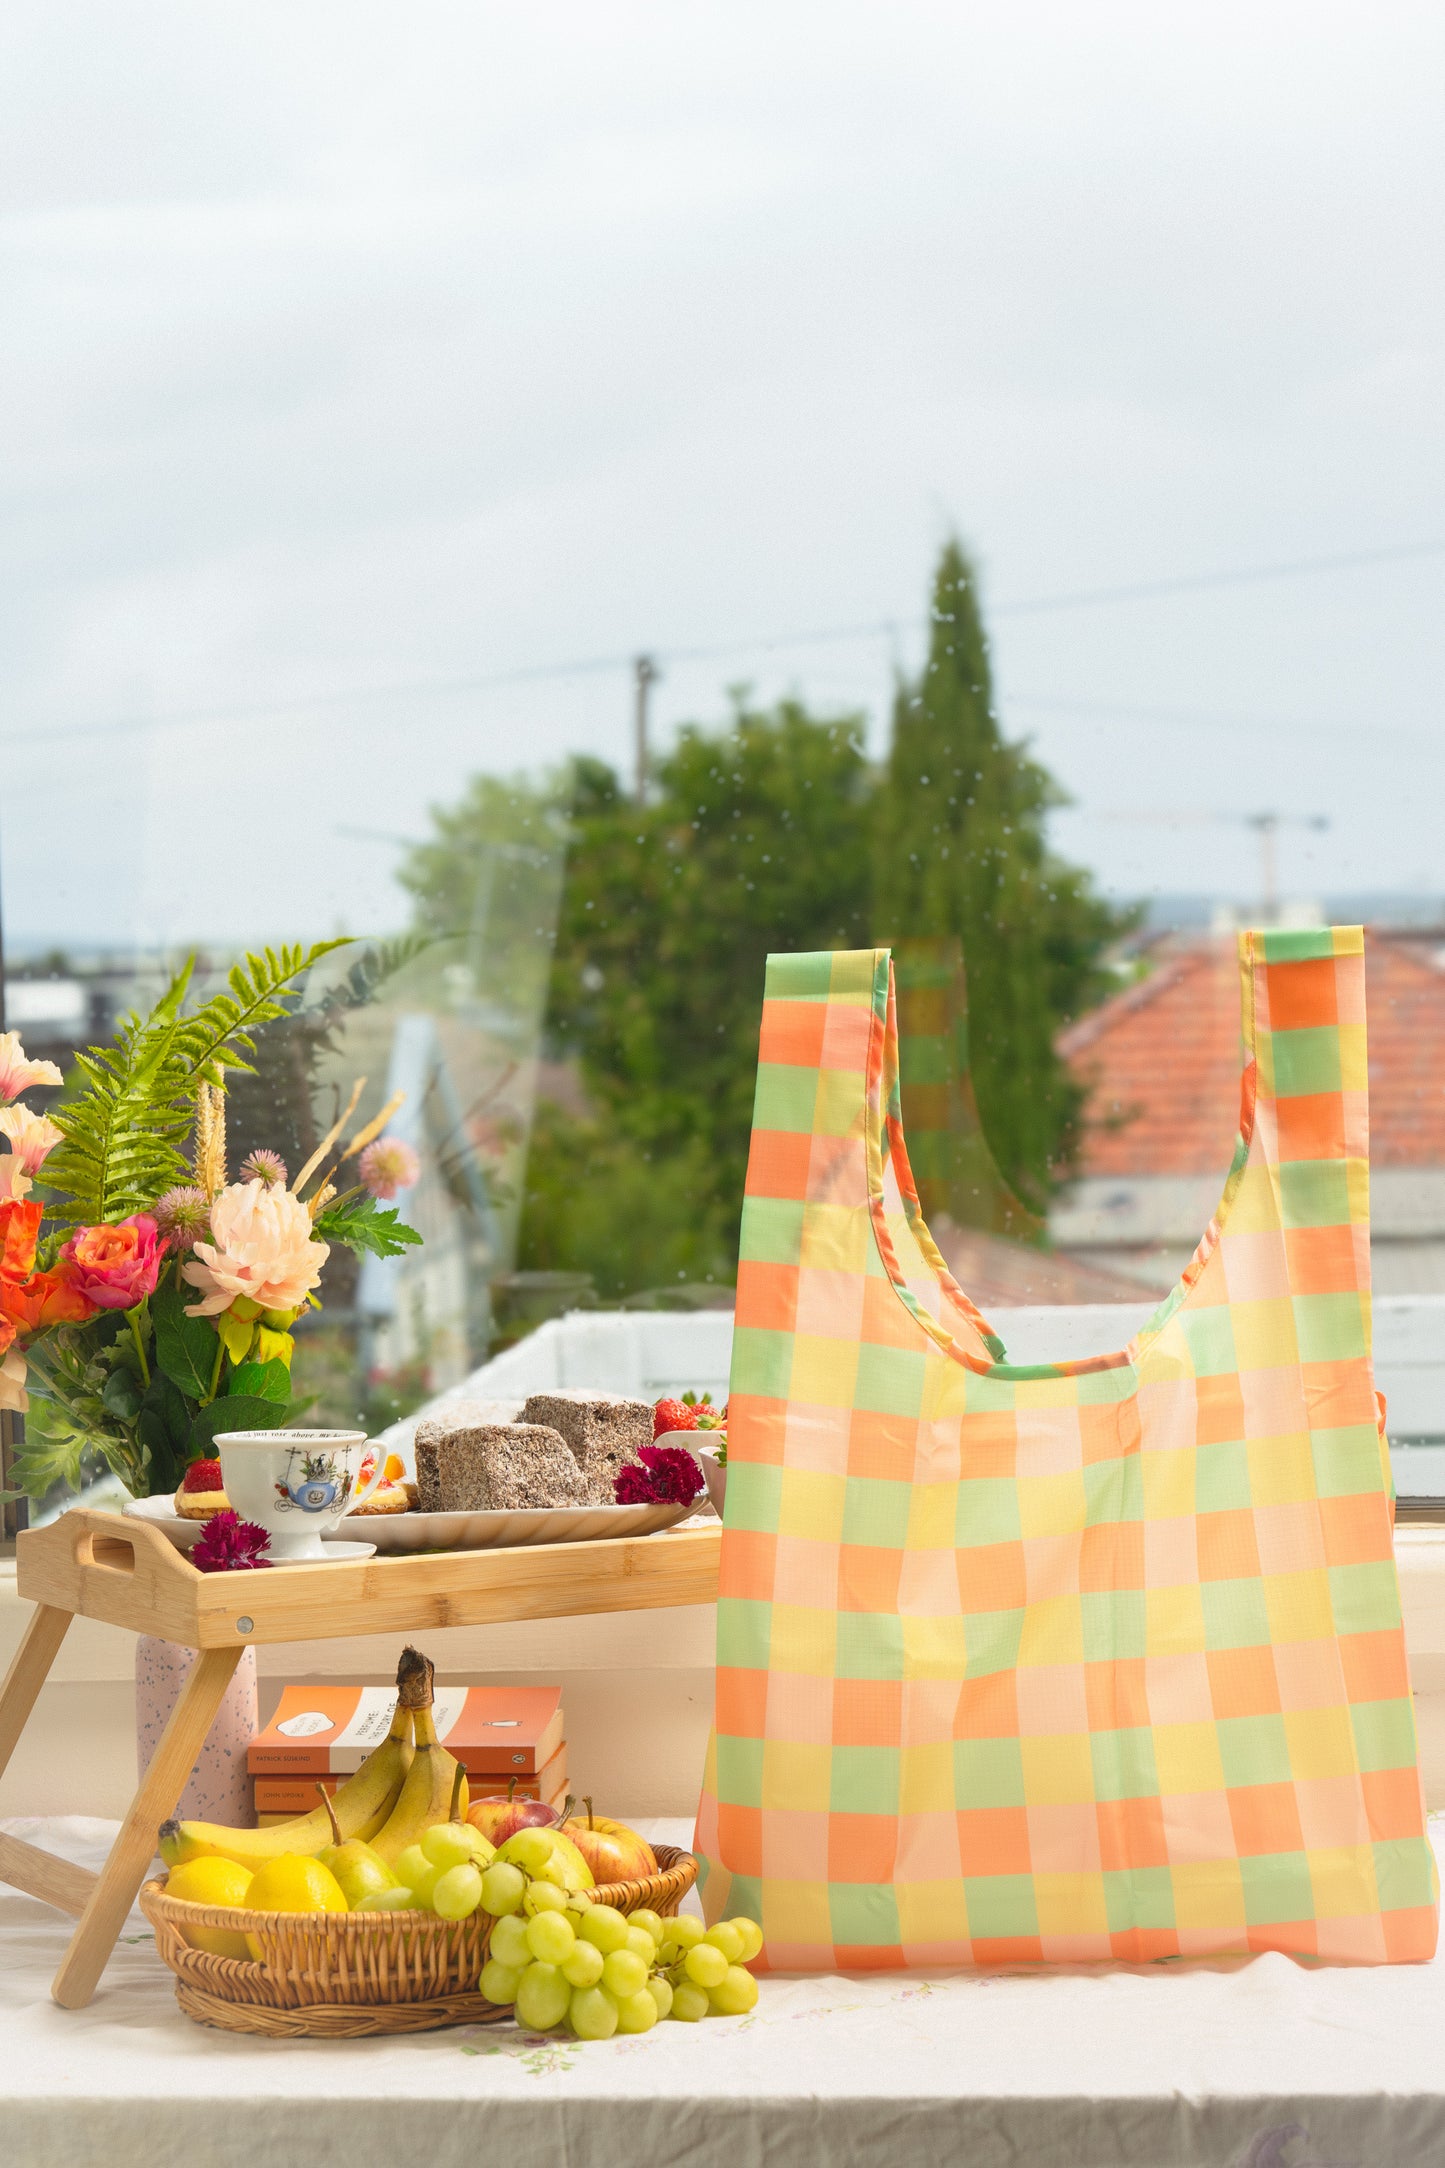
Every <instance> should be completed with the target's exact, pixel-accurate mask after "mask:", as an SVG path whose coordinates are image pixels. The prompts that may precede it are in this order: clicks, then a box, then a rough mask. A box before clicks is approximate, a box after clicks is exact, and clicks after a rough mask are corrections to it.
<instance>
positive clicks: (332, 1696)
mask: <svg viewBox="0 0 1445 2168" xmlns="http://www.w3.org/2000/svg"><path fill="white" fill-rule="evenodd" d="M395 1706H396V1695H395V1692H394V1691H393V1689H392V1688H391V1687H389V1686H287V1687H283V1688H282V1692H281V1701H280V1705H279V1706H278V1708H277V1710H276V1714H275V1715H274V1716H273V1717H272V1719H271V1721H270V1723H269V1724H268V1725H267V1726H266V1728H265V1729H264V1731H259V1732H257V1734H256V1736H255V1738H254V1739H253V1740H252V1741H251V1744H250V1747H249V1748H248V1749H247V1755H246V1766H247V1768H248V1769H249V1770H250V1772H251V1774H252V1776H261V1775H266V1776H304V1777H307V1778H310V1779H311V1780H312V1781H313V1782H314V1780H315V1779H316V1778H317V1777H322V1776H331V1775H341V1776H349V1775H350V1773H351V1771H352V1770H353V1769H359V1768H360V1767H361V1764H362V1763H363V1762H364V1761H365V1759H366V1757H367V1755H368V1754H369V1753H370V1752H371V1751H372V1749H373V1747H377V1746H380V1744H381V1742H382V1740H383V1739H384V1738H385V1737H386V1734H387V1731H388V1729H389V1728H390V1725H391V1717H392V1711H393V1709H394V1708H395ZM433 1715H434V1717H435V1721H436V1728H437V1737H438V1738H439V1739H440V1740H441V1741H442V1744H443V1745H444V1746H445V1747H446V1749H447V1751H448V1752H449V1753H451V1754H455V1755H456V1758H457V1760H458V1761H459V1762H460V1763H461V1764H462V1767H463V1768H464V1769H465V1770H466V1772H467V1775H468V1776H469V1777H470V1776H472V1775H477V1776H488V1777H496V1776H502V1777H506V1776H512V1775H516V1776H518V1777H523V1776H534V1775H536V1773H537V1772H538V1771H539V1770H541V1769H545V1767H546V1765H547V1763H548V1762H549V1761H550V1760H551V1758H552V1756H553V1755H554V1754H555V1753H556V1751H557V1748H558V1747H559V1746H560V1745H561V1743H562V1689H561V1687H560V1686H439V1687H438V1688H437V1690H436V1697H435V1700H434V1703H433Z"/></svg>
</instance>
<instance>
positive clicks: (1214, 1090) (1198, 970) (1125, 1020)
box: [1059, 932, 1445, 1176]
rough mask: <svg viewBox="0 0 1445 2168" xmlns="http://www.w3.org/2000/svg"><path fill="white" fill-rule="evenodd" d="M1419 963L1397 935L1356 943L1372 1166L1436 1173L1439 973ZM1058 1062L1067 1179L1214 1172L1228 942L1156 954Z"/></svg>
mask: <svg viewBox="0 0 1445 2168" xmlns="http://www.w3.org/2000/svg"><path fill="white" fill-rule="evenodd" d="M1432 950H1433V944H1430V943H1422V942H1420V941H1418V940H1407V939H1405V938H1402V937H1401V936H1398V935H1390V934H1380V933H1373V932H1372V933H1369V934H1368V935H1367V937H1366V942H1365V998H1366V1005H1367V1013H1368V1018H1369V1038H1370V1157H1371V1161H1372V1163H1373V1164H1374V1165H1375V1166H1377V1167H1445V972H1442V971H1441V970H1440V969H1438V968H1437V966H1436V965H1435V963H1434V962H1433V961H1432ZM1059 1050H1060V1052H1061V1053H1062V1054H1063V1055H1064V1057H1065V1059H1066V1060H1067V1061H1068V1063H1069V1066H1070V1067H1071V1068H1072V1069H1073V1071H1074V1074H1075V1075H1076V1076H1077V1077H1078V1078H1079V1080H1080V1082H1081V1083H1083V1084H1084V1085H1085V1086H1086V1087H1087V1088H1088V1090H1089V1102H1088V1107H1087V1112H1086V1117H1085V1119H1086V1125H1087V1127H1086V1136H1085V1142H1084V1149H1083V1152H1082V1154H1081V1156H1080V1164H1079V1172H1080V1173H1081V1174H1085V1175H1105V1176H1127V1175H1155V1174H1208V1173H1213V1172H1216V1171H1217V1170H1219V1169H1221V1168H1223V1167H1224V1166H1226V1165H1227V1164H1228V1160H1229V1155H1230V1151H1231V1150H1232V1148H1233V1142H1234V1136H1235V1130H1236V1127H1237V1123H1238V1118H1239V1065H1240V1039H1239V966H1238V962H1237V960H1236V952H1235V945H1234V941H1233V938H1232V937H1226V938H1221V939H1218V940H1208V941H1199V942H1196V943H1192V944H1190V945H1188V946H1183V945H1181V946H1179V947H1177V948H1174V949H1172V950H1171V951H1169V952H1167V953H1166V954H1165V955H1163V956H1162V957H1161V958H1160V961H1159V963H1158V964H1157V966H1156V967H1155V969H1154V970H1153V971H1152V972H1151V973H1150V975H1149V977H1148V978H1147V979H1145V980H1144V981H1143V982H1142V983H1141V984H1140V985H1138V986H1132V987H1129V988H1128V989H1127V990H1126V991H1125V992H1124V993H1121V994H1116V995H1115V996H1114V997H1113V999H1112V1000H1110V1001H1106V1002H1105V1003H1104V1004H1103V1006H1102V1007H1101V1008H1098V1009H1095V1010H1093V1011H1092V1012H1091V1014H1089V1015H1088V1016H1086V1017H1083V1018H1081V1019H1080V1021H1079V1022H1078V1023H1077V1024H1074V1025H1072V1026H1071V1027H1070V1028H1069V1030H1068V1031H1066V1032H1065V1033H1064V1034H1063V1035H1062V1037H1061V1038H1060V1040H1059Z"/></svg>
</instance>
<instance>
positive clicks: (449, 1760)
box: [159, 1648, 467, 1869]
mask: <svg viewBox="0 0 1445 2168" xmlns="http://www.w3.org/2000/svg"><path fill="white" fill-rule="evenodd" d="M434 1675H435V1667H434V1666H433V1664H432V1662H431V1659H430V1658H429V1657H426V1656H423V1655H422V1654H421V1652H420V1651H419V1650H417V1649H413V1648H407V1649H403V1650H402V1654H401V1661H400V1663H399V1664H398V1665H397V1671H396V1686H397V1695H396V1708H395V1710H394V1712H393V1714H392V1719H391V1729H390V1730H389V1731H388V1733H387V1735H386V1737H385V1738H384V1739H383V1740H382V1742H381V1744H380V1746H378V1747H376V1748H375V1749H374V1750H373V1751H372V1752H371V1753H370V1754H369V1755H368V1756H367V1758H366V1760H365V1761H364V1762H363V1763H362V1765H361V1767H360V1768H359V1769H358V1770H357V1771H356V1774H355V1775H354V1776H351V1777H348V1778H347V1780H346V1782H345V1783H344V1784H343V1785H341V1786H340V1788H339V1789H338V1791H337V1793H336V1796H335V1798H334V1799H333V1800H332V1801H331V1805H330V1813H328V1812H327V1809H326V1807H325V1806H317V1807H313V1808H312V1810H311V1812H310V1813H309V1814H302V1815H298V1816H297V1817H296V1819H295V1820H294V1821H291V1822H277V1823H276V1824H275V1825H274V1826H273V1827H272V1828H270V1829H227V1828H226V1827H225V1825H224V1824H223V1823H220V1822H179V1821H174V1820H172V1821H169V1822H163V1823H162V1824H161V1829H160V1839H159V1843H160V1855H161V1858H162V1859H163V1860H164V1861H165V1863H166V1865H167V1866H168V1867H181V1866H184V1865H185V1863H186V1862H187V1860H192V1859H233V1860H235V1861H236V1862H237V1864H238V1865H240V1866H242V1867H251V1868H253V1869H254V1868H257V1867H260V1866H263V1865H264V1864H265V1862H266V1861H267V1860H271V1859H280V1858H281V1857H282V1856H283V1854H286V1853H291V1854H297V1855H299V1856H301V1857H302V1858H313V1859H314V1858H315V1857H316V1855H317V1854H318V1853H319V1852H321V1851H323V1850H324V1849H325V1848H326V1846H328V1845H330V1844H333V1843H336V1842H338V1841H342V1842H344V1841H345V1840H347V1839H349V1838H352V1837H359V1838H360V1839H361V1840H362V1841H363V1842H364V1843H368V1844H370V1845H371V1846H372V1848H373V1849H374V1850H375V1851H376V1852H378V1853H379V1854H380V1856H381V1857H382V1859H384V1860H385V1861H386V1863H387V1865H388V1866H391V1865H392V1864H393V1863H394V1862H395V1861H396V1860H398V1859H399V1858H400V1857H401V1855H402V1853H403V1852H404V1851H405V1850H406V1848H407V1846H408V1845H410V1844H415V1843H416V1842H417V1840H418V1838H419V1837H420V1836H421V1834H422V1831H423V1830H425V1829H430V1828H431V1826H432V1824H433V1823H434V1822H445V1821H446V1820H448V1819H449V1817H450V1816H451V1814H452V1803H453V1794H454V1790H455V1791H456V1793H457V1796H458V1804H457V1807H456V1817H457V1818H458V1819H463V1818H465V1815H466V1811H467V1782H466V1778H465V1777H464V1776H463V1775H462V1773H461V1765H460V1763H459V1762H458V1761H457V1759H456V1757H455V1755H453V1754H449V1753H448V1752H447V1750H446V1748H445V1747H444V1746H443V1745H442V1744H441V1741H440V1740H439V1739H438V1738H437V1732H436V1724H435V1722H434V1720H433V1717H432V1683H433V1678H434ZM332 1816H334V1817H335V1825H336V1826H335V1829H333V1826H332ZM336 1830H339V1831H340V1839H338V1837H337V1835H336Z"/></svg>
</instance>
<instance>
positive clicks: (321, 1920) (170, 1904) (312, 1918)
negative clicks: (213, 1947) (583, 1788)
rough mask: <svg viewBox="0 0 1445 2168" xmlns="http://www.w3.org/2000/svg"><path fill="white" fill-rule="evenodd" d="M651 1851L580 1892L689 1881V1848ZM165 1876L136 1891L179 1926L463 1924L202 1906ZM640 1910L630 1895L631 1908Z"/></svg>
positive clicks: (413, 1914) (417, 1917) (416, 1913)
mask: <svg viewBox="0 0 1445 2168" xmlns="http://www.w3.org/2000/svg"><path fill="white" fill-rule="evenodd" d="M652 1852H653V1857H654V1858H655V1859H656V1861H657V1873H656V1874H645V1875H634V1876H631V1877H629V1878H628V1879H627V1880H626V1881H623V1882H598V1883H595V1884H594V1885H593V1887H592V1888H591V1889H589V1890H585V1891H581V1892H579V1894H580V1895H583V1896H587V1897H590V1898H591V1899H592V1901H593V1903H594V1904H606V1903H608V1902H610V1895H609V1893H610V1892H613V1891H623V1892H626V1893H627V1895H628V1897H629V1898H631V1897H632V1893H633V1892H634V1891H637V1890H649V1891H650V1890H654V1889H656V1890H657V1892H658V1894H659V1895H667V1894H668V1892H667V1890H665V1889H664V1888H663V1887H662V1885H664V1884H667V1883H671V1882H672V1881H674V1880H675V1879H677V1878H679V1877H681V1878H682V1879H683V1883H684V1889H686V1888H688V1887H690V1886H691V1884H692V1882H693V1881H694V1880H695V1878H696V1875H697V1860H696V1858H695V1857H694V1855H693V1854H692V1853H691V1852H687V1851H684V1850H683V1849H682V1848H681V1846H679V1845H675V1844H654V1845H653V1847H652ZM169 1879H170V1877H169V1874H167V1875H166V1877H165V1878H164V1879H162V1878H161V1877H160V1876H155V1877H153V1878H152V1879H151V1880H150V1881H148V1882H147V1883H146V1884H145V1885H144V1887H143V1888H142V1890H141V1893H140V1895H141V1903H142V1907H143V1909H144V1910H145V1912H146V1913H147V1915H148V1916H150V1914H151V1907H152V1906H154V1908H155V1911H156V1912H157V1913H159V1915H160V1916H161V1918H162V1919H166V1920H170V1921H173V1922H174V1923H175V1925H176V1926H178V1927H184V1926H186V1925H190V1926H192V1927H224V1928H229V1929H230V1930H231V1931H232V1932H233V1933H235V1934H247V1933H256V1932H258V1931H259V1930H260V1929H262V1928H268V1929H271V1930H281V1929H283V1928H291V1929H293V1930H303V1931H305V1932H308V1933H313V1934H314V1933H315V1932H316V1931H317V1930H318V1929H321V1930H324V1931H325V1932H326V1933H328V1934H329V1933H332V1932H334V1930H335V1929H336V1928H344V1929H345V1930H346V1931H347V1932H348V1933H350V1934H368V1933H372V1934H374V1933H384V1932H385V1931H386V1929H387V1928H388V1926H389V1925H395V1923H397V1922H398V1921H401V1920H406V1921H416V1922H418V1923H420V1925H421V1926H422V1927H423V1928H424V1929H426V1930H427V1931H432V1930H435V1929H444V1930H446V1931H447V1932H450V1931H451V1930H452V1929H454V1928H456V1927H459V1926H465V1924H466V1922H465V1921H461V1920H444V1919H442V1918H440V1917H439V1915H438V1914H437V1913H435V1912H428V1911H425V1910H423V1909H422V1908H421V1907H420V1906H418V1907H417V1908H416V1909H415V1910H409V1911H405V1912H402V1911H395V1912H350V1911H348V1912H252V1911H249V1910H248V1909H247V1907H246V1906H245V1905H203V1904H197V1903H196V1902H195V1901H194V1900H193V1899H191V1898H188V1897H172V1896H170V1895H169V1894H168V1892H167V1888H166V1883H167V1882H168V1881H169ZM639 1909H640V1907H639V1906H638V1905H637V1903H636V1902H635V1900H634V1901H633V1902H632V1910H633V1911H637V1910H639Z"/></svg>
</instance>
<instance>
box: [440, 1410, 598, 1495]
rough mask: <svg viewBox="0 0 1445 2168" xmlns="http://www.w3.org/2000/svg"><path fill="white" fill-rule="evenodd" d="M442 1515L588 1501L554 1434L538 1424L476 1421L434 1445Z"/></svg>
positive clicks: (574, 1467) (566, 1452) (562, 1442)
mask: <svg viewBox="0 0 1445 2168" xmlns="http://www.w3.org/2000/svg"><path fill="white" fill-rule="evenodd" d="M436 1464H437V1476H438V1481H439V1484H440V1489H441V1511H442V1512H443V1513H507V1512H516V1511H518V1510H521V1509H523V1508H526V1507H536V1506H580V1505H585V1504H586V1502H587V1491H586V1485H585V1483H584V1482H583V1478H582V1471H581V1469H580V1468H579V1467H578V1465H577V1463H576V1461H575V1460H574V1459H573V1457H572V1454H571V1452H570V1451H569V1450H568V1447H567V1442H566V1440H565V1439H564V1438H562V1437H559V1435H558V1434H557V1432H556V1431H555V1430H548V1429H547V1428H545V1427H544V1426H543V1425H541V1424H538V1423H476V1424H470V1425H468V1426H466V1427H465V1428H462V1427H458V1428H457V1429H455V1430H447V1431H444V1432H443V1433H442V1434H441V1436H440V1437H439V1438H438V1439H437V1443H436Z"/></svg>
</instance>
